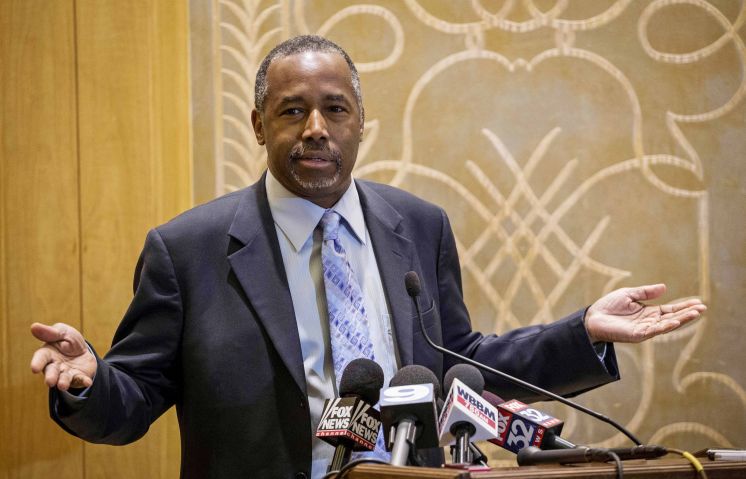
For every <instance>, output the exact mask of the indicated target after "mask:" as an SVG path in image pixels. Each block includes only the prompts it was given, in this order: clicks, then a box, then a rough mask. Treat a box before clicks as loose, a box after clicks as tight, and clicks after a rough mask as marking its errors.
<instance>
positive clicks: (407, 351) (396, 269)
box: [355, 181, 416, 366]
mask: <svg viewBox="0 0 746 479" xmlns="http://www.w3.org/2000/svg"><path fill="white" fill-rule="evenodd" d="M355 184H356V185H357V188H358V193H359V194H360V202H361V205H362V207H363V215H364V216H365V224H366V226H367V228H368V232H369V233H370V236H371V240H372V241H373V251H374V252H375V255H376V261H377V263H378V270H379V274H380V275H381V282H382V283H383V289H384V291H385V294H386V299H387V300H388V304H389V308H390V310H391V315H392V317H393V326H394V332H395V334H396V342H397V343H398V344H397V346H398V351H399V359H400V361H401V366H406V365H409V364H412V346H413V339H412V333H413V330H412V299H411V298H410V297H409V295H408V294H407V291H406V289H405V287H404V275H405V273H407V271H411V270H413V269H415V268H414V267H413V261H414V258H415V257H416V253H415V250H414V245H413V243H412V242H411V241H410V240H409V239H408V238H405V237H404V236H402V235H401V234H399V231H400V223H401V221H402V219H403V218H402V216H401V215H400V214H399V212H397V211H396V210H395V209H394V208H393V207H392V206H391V205H390V204H389V203H388V202H387V201H386V200H384V199H383V198H381V196H380V195H378V193H376V192H375V191H373V190H372V189H371V188H370V187H369V186H367V185H366V184H365V183H364V182H361V181H356V182H355Z"/></svg>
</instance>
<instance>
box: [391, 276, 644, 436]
mask: <svg viewBox="0 0 746 479" xmlns="http://www.w3.org/2000/svg"><path fill="white" fill-rule="evenodd" d="M404 286H405V288H406V290H407V294H409V296H410V297H411V298H412V301H413V302H414V306H415V309H416V311H417V317H418V318H419V321H420V330H421V331H422V336H423V337H424V338H425V341H427V343H428V344H429V345H430V347H432V348H433V349H435V350H436V351H439V352H441V353H443V354H446V355H448V356H451V357H453V358H456V359H458V360H460V361H463V362H465V363H467V364H471V365H472V366H476V367H477V368H479V369H481V370H483V371H487V372H489V373H492V374H494V375H496V376H498V377H500V378H502V379H504V380H506V381H509V382H512V383H513V384H516V385H518V386H520V387H522V388H524V389H526V390H528V391H531V392H533V393H535V394H539V395H542V396H544V397H546V398H548V399H553V400H555V401H557V402H560V403H562V404H565V405H567V406H570V407H571V408H573V409H576V410H578V411H581V412H583V413H585V414H588V415H589V416H592V417H595V418H596V419H598V420H600V421H603V422H605V423H607V424H609V425H611V426H613V427H614V428H615V429H617V430H618V431H620V432H621V433H622V434H624V435H625V436H627V437H628V438H630V439H631V440H632V441H633V442H634V443H635V444H636V445H638V446H641V445H642V442H640V440H639V439H637V438H636V437H635V436H634V435H633V434H632V433H631V432H629V431H628V430H627V429H625V428H624V427H623V426H622V425H621V424H619V423H617V422H616V421H614V420H612V419H610V418H608V417H606V416H604V415H603V414H601V413H598V412H596V411H594V410H592V409H589V408H587V407H585V406H581V405H580V404H578V403H576V402H573V401H570V400H569V399H566V398H564V397H562V396H560V395H559V394H555V393H553V392H551V391H547V390H546V389H543V388H540V387H539V386H536V385H534V384H531V383H529V382H526V381H523V380H521V379H518V378H516V377H514V376H511V375H510V374H507V373H504V372H502V371H498V370H497V369H495V368H491V367H489V366H487V365H485V364H482V363H480V362H478V361H474V360H473V359H471V358H467V357H466V356H462V355H460V354H458V353H455V352H453V351H451V350H449V349H446V348H444V347H442V346H439V345H437V344H435V343H434V342H433V340H432V339H430V336H428V334H427V331H426V329H425V326H424V324H423V319H422V312H421V310H420V304H419V301H417V299H418V298H419V296H420V292H421V289H422V287H421V285H420V278H419V276H418V275H417V273H416V272H414V271H409V272H407V273H406V274H405V275H404Z"/></svg>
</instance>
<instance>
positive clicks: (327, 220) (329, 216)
mask: <svg viewBox="0 0 746 479" xmlns="http://www.w3.org/2000/svg"><path fill="white" fill-rule="evenodd" d="M340 219H341V216H339V213H337V212H336V211H334V210H326V211H324V216H322V217H321V222H320V223H321V229H322V230H323V232H324V241H326V240H336V239H337V233H338V231H339V220H340Z"/></svg>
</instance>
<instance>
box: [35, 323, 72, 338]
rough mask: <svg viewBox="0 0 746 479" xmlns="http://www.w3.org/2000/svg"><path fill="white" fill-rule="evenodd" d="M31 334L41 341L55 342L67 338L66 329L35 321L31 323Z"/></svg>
mask: <svg viewBox="0 0 746 479" xmlns="http://www.w3.org/2000/svg"><path fill="white" fill-rule="evenodd" d="M31 334H33V335H34V337H35V338H36V339H38V340H39V341H43V342H45V343H55V342H57V341H62V340H63V339H64V338H65V330H64V329H62V328H59V327H58V326H57V325H54V326H47V325H46V324H41V323H34V324H32V325H31Z"/></svg>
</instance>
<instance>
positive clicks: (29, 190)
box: [0, 0, 191, 479]
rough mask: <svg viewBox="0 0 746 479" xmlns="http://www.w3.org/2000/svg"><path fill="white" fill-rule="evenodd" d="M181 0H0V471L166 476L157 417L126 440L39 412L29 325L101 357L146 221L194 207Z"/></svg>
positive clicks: (174, 440)
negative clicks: (69, 332) (76, 334)
mask: <svg viewBox="0 0 746 479" xmlns="http://www.w3.org/2000/svg"><path fill="white" fill-rule="evenodd" d="M187 24H188V20H187V9H186V5H185V3H184V2H181V1H173V2H171V1H169V2H162V1H158V0H138V1H131V2H120V1H113V0H112V1H94V0H59V1H54V2H48V1H45V0H39V1H28V0H17V1H15V0H13V1H11V0H9V1H3V2H0V65H1V66H2V67H1V68H0V93H1V94H2V96H1V97H0V155H1V158H2V163H0V174H1V176H0V185H1V188H2V190H1V191H0V202H1V203H0V226H2V230H1V231H2V233H1V234H0V280H1V281H0V314H1V316H0V348H1V352H0V393H2V395H3V396H2V397H3V398H4V400H3V401H2V405H0V431H3V432H2V433H0V478H6V477H7V478H16V477H19V478H27V477H43V476H45V475H54V476H55V477H62V478H67V477H70V478H76V479H79V478H85V477H107V478H110V477H132V478H134V477H177V476H178V470H179V454H180V452H179V434H178V427H177V424H176V418H175V414H174V413H173V411H172V412H170V413H168V414H166V416H164V418H162V419H160V420H159V421H158V422H157V423H156V424H155V425H154V426H153V428H152V429H151V431H150V432H149V433H148V435H147V436H146V437H145V438H143V439H142V440H140V441H138V442H137V443H135V444H134V445H130V446H124V447H111V446H94V445H90V444H85V443H83V441H81V440H79V439H75V438H74V437H71V436H69V435H67V434H66V433H64V432H63V431H62V430H61V429H60V428H59V427H57V425H55V424H54V423H53V422H52V421H51V420H50V419H49V417H48V412H47V395H46V391H45V387H44V386H43V384H42V380H41V378H40V377H35V376H33V375H32V374H31V373H30V371H29V361H30V358H31V354H32V353H33V351H34V350H35V349H36V347H38V343H37V342H36V341H35V340H34V339H33V338H32V337H31V335H30V334H29V325H30V323H31V322H32V321H40V322H45V323H54V322H58V321H64V322H67V323H69V324H71V325H73V326H75V327H78V328H80V329H81V330H82V331H83V333H84V335H85V336H86V337H87V338H88V339H89V340H90V341H91V343H93V344H94V345H95V346H96V348H97V350H98V351H99V352H100V353H105V352H106V351H107V349H108V347H109V344H110V342H111V337H112V335H113V332H114V330H115V328H116V325H117V324H118V323H119V320H120V318H121V316H122V315H123V313H124V311H125V309H126V307H127V304H128V303H129V301H130V298H131V296H132V274H133V271H134V266H135V262H136V260H137V255H138V253H139V251H140V248H141V247H142V244H143V241H144V237H145V233H146V231H147V230H148V229H149V228H151V227H153V226H156V225H157V224H160V223H162V222H164V221H166V220H167V219H169V218H170V217H172V216H174V215H175V214H177V213H178V212H180V211H182V210H184V209H186V208H188V207H189V206H190V204H191V167H190V163H191V159H190V140H189V137H190V126H189V103H188V97H189V95H188V93H189V86H188V42H187V36H188V31H187Z"/></svg>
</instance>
